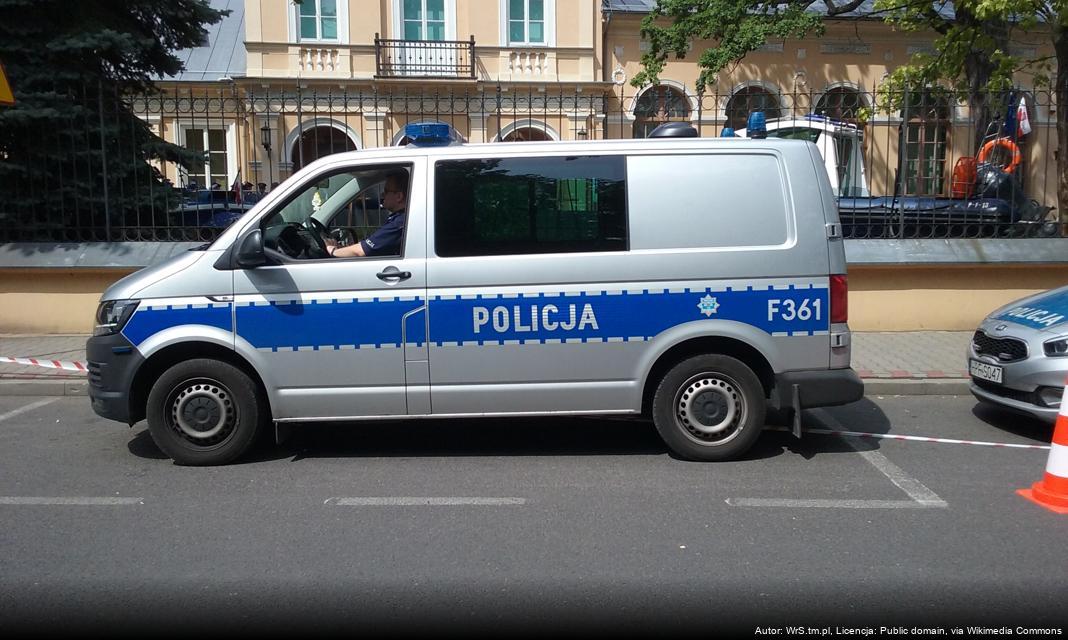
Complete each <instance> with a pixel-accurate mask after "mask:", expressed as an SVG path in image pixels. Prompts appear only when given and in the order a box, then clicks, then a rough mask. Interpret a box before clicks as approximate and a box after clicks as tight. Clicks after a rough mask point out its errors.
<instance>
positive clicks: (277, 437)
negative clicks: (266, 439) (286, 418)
mask: <svg viewBox="0 0 1068 640" xmlns="http://www.w3.org/2000/svg"><path fill="white" fill-rule="evenodd" d="M291 435H293V427H291V426H289V425H288V424H286V423H284V422H276V423H274V444H275V446H279V445H281V444H283V443H285V441H286V440H289V436H291Z"/></svg>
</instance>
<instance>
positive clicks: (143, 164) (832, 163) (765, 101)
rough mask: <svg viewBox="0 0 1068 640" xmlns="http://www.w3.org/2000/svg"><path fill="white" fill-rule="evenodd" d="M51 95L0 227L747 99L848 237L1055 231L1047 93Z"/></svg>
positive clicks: (190, 203)
mask: <svg viewBox="0 0 1068 640" xmlns="http://www.w3.org/2000/svg"><path fill="white" fill-rule="evenodd" d="M384 42H385V41H380V44H383V45H384ZM391 55H392V54H391ZM52 101H53V102H52V103H50V104H40V105H20V108H23V109H27V111H26V117H25V118H24V120H23V121H22V122H23V124H22V126H20V127H18V128H17V129H15V130H5V131H0V193H2V195H0V242H15V241H69V242H85V241H129V240H150V241H189V240H211V239H213V238H215V237H217V236H218V234H219V233H221V231H222V230H223V229H225V228H226V226H228V225H229V224H230V223H231V222H233V221H234V220H235V219H237V218H238V217H240V215H241V214H242V213H243V212H244V211H247V210H248V209H249V208H251V207H252V206H254V204H255V203H256V202H257V201H258V200H259V199H260V198H261V197H262V196H263V194H264V193H266V192H268V191H270V190H271V188H273V186H274V185H275V184H276V183H278V182H280V181H281V180H283V179H285V178H286V177H288V176H289V175H291V174H292V173H293V172H295V171H297V170H298V169H300V168H301V167H302V166H305V165H306V164H308V163H309V162H311V161H312V160H315V159H317V158H320V157H322V156H325V155H328V154H331V153H337V152H341V151H348V150H356V149H364V148H370V147H381V146H390V145H398V144H406V143H407V139H406V138H405V137H404V126H405V125H406V124H408V123H415V122H443V123H446V124H449V125H450V126H452V127H453V128H455V129H456V130H457V132H458V133H459V134H460V135H461V136H463V137H464V138H465V139H466V140H467V141H469V142H499V141H504V142H510V141H530V140H579V141H581V140H598V139H612V138H631V137H645V136H647V135H649V134H650V133H651V132H652V131H653V130H654V129H655V128H656V127H657V126H660V125H662V124H664V123H667V122H685V123H689V124H690V125H692V126H693V127H695V128H696V129H698V131H699V132H700V134H701V135H703V136H720V135H729V134H730V133H731V132H732V131H733V132H741V131H742V130H745V129H746V128H747V126H748V125H749V117H750V114H751V113H753V112H758V111H759V112H761V113H763V114H764V116H765V118H766V120H767V130H768V132H767V135H769V136H772V137H775V136H778V137H791V138H801V139H808V140H812V141H814V142H816V144H817V146H818V147H819V148H820V150H821V155H822V157H823V159H824V162H825V165H826V170H827V173H828V176H829V178H830V179H831V181H832V183H833V184H834V185H835V188H836V190H837V192H838V195H839V212H840V217H841V221H842V225H843V231H844V233H845V235H846V237H847V238H985V237H1008V238H1024V237H1036V236H1060V235H1061V234H1062V225H1061V224H1060V220H1059V218H1058V216H1057V213H1058V212H1057V209H1056V207H1057V204H1058V203H1057V167H1056V161H1055V156H1054V152H1055V150H1056V145H1057V136H1056V127H1055V122H1054V118H1055V115H1054V114H1055V109H1053V104H1052V99H1051V95H1050V93H1048V92H1039V91H1013V92H1002V93H998V94H983V95H977V96H967V95H962V94H955V93H952V92H948V91H934V90H932V91H924V92H900V93H887V92H880V91H879V90H876V89H873V90H863V89H859V88H857V87H853V86H850V85H845V84H842V85H833V86H832V87H831V88H829V89H823V90H820V91H802V90H797V91H793V92H789V93H786V92H782V91H780V90H778V89H776V88H775V87H773V86H771V85H769V84H766V83H751V84H749V85H745V86H742V87H741V88H737V87H736V88H734V89H733V90H731V91H729V92H723V93H722V94H721V93H717V92H708V93H703V94H694V93H693V92H689V91H687V90H686V89H685V88H683V87H681V86H680V87H676V86H674V85H672V84H662V85H660V86H657V87H653V88H650V89H647V90H645V91H635V90H634V89H632V88H630V87H626V86H615V87H610V88H604V87H603V86H599V87H595V88H591V89H586V90H583V91H576V89H575V86H574V85H568V86H567V87H564V86H562V85H545V86H534V85H523V86H522V87H521V88H520V87H516V86H512V87H509V86H506V85H489V86H486V85H474V86H470V87H462V88H453V89H449V88H447V87H444V88H440V89H431V88H428V87H426V86H422V85H417V84H415V83H413V85H412V87H411V88H408V89H403V88H400V89H397V88H394V89H383V88H381V87H379V88H375V87H372V86H363V87H354V88H351V89H346V88H342V87H339V86H338V85H333V86H330V87H327V86H322V87H313V88H310V89H309V88H298V87H291V88H287V89H280V88H271V89H267V88H264V87H262V86H261V85H259V84H255V85H253V84H249V85H247V86H244V85H238V84H233V83H227V84H220V85H218V86H217V87H216V88H213V89H210V90H205V89H203V88H186V87H182V88H178V89H174V88H170V89H167V90H164V91H160V92H158V93H155V94H153V95H145V96H132V97H131V96H118V95H114V94H108V93H107V92H106V91H101V90H99V88H98V87H96V88H94V87H79V88H77V89H71V88H68V89H62V90H61V89H58V88H57V90H56V91H55V92H54V95H53V96H52ZM746 133H747V134H748V135H753V132H752V131H746ZM160 139H162V140H163V141H166V142H165V143H164V142H160ZM716 197H717V194H709V199H710V201H714V200H715V198H716Z"/></svg>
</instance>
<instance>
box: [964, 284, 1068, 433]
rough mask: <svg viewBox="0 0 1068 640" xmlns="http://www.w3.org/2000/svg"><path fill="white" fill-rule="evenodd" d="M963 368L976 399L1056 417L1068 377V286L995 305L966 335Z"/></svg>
mask: <svg viewBox="0 0 1068 640" xmlns="http://www.w3.org/2000/svg"><path fill="white" fill-rule="evenodd" d="M968 372H969V374H970V376H971V379H972V383H971V392H972V395H974V396H975V397H976V398H978V399H979V400H980V401H982V402H988V403H991V404H996V405H998V406H1001V407H1005V408H1008V409H1014V410H1016V411H1022V412H1024V413H1027V414H1030V415H1032V416H1035V417H1037V418H1040V419H1042V420H1046V421H1048V422H1051V423H1052V422H1054V421H1056V419H1057V414H1058V413H1059V411H1060V404H1061V396H1062V395H1063V393H1064V385H1065V378H1066V377H1068V287H1061V288H1059V289H1052V290H1050V291H1045V292H1043V293H1039V294H1036V295H1033V296H1029V297H1027V298H1022V299H1020V300H1016V301H1014V302H1011V303H1009V304H1007V305H1005V306H1003V307H1001V308H999V309H995V310H994V311H993V312H992V313H991V314H990V315H988V316H987V317H986V318H985V319H984V320H983V321H982V323H980V324H979V328H978V329H977V330H976V332H975V335H973V336H972V342H971V344H970V345H969V346H968Z"/></svg>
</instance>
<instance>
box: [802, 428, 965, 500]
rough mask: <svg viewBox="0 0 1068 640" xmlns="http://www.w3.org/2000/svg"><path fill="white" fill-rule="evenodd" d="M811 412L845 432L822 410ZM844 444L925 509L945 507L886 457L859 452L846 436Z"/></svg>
mask: <svg viewBox="0 0 1068 640" xmlns="http://www.w3.org/2000/svg"><path fill="white" fill-rule="evenodd" d="M813 412H815V413H818V414H819V415H820V418H821V420H822V421H823V422H824V423H825V424H830V426H831V427H832V428H833V429H835V430H836V431H845V428H844V427H842V425H841V423H839V422H838V421H837V420H835V419H834V417H833V416H831V414H829V413H827V412H826V411H824V410H823V409H813ZM845 442H846V444H848V445H849V446H850V447H851V448H852V449H853V450H854V451H856V452H857V453H859V454H860V455H861V456H863V457H864V459H865V460H867V461H868V462H870V463H871V464H872V466H873V467H875V468H876V469H878V470H879V472H880V473H882V474H883V475H884V476H886V477H887V478H889V479H890V482H893V483H894V484H895V485H897V487H898V488H899V489H901V490H902V491H904V492H905V493H906V494H908V497H910V498H912V499H913V500H914V501H916V502H918V503H919V504H921V505H923V506H925V507H947V506H949V505H948V504H946V501H945V500H943V499H942V498H940V497H938V494H936V493H935V492H934V491H931V490H930V489H928V488H927V487H926V486H924V485H923V483H922V482H920V481H919V480H917V479H915V478H913V477H912V476H910V475H909V474H907V473H905V472H904V471H903V470H902V469H901V468H900V467H898V466H897V465H896V464H894V463H893V462H890V461H889V460H887V458H886V456H884V455H883V454H881V453H879V452H878V451H861V450H860V449H859V448H857V446H856V445H855V444H854V443H853V437H852V436H847V437H846V438H845Z"/></svg>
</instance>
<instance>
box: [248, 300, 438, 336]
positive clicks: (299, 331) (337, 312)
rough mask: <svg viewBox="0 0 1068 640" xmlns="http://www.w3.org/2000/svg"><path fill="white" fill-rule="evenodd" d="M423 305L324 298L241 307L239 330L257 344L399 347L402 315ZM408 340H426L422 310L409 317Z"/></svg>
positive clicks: (417, 303) (400, 301)
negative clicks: (313, 301)
mask: <svg viewBox="0 0 1068 640" xmlns="http://www.w3.org/2000/svg"><path fill="white" fill-rule="evenodd" d="M421 306H423V300H422V299H421V298H409V299H407V300H400V299H390V298H375V300H374V301H373V302H361V301H359V300H353V301H349V302H332V301H328V300H321V301H320V302H319V303H318V304H305V303H302V302H301V301H299V300H293V301H289V302H280V303H278V304H277V305H274V306H269V307H261V306H255V307H253V306H239V307H237V331H238V334H239V335H240V336H241V337H242V338H244V339H245V340H247V341H248V342H249V343H250V344H251V345H252V346H253V347H256V348H257V349H263V348H271V349H275V348H286V347H291V348H295V347H333V346H337V345H356V346H359V345H374V346H375V347H382V346H383V345H385V346H399V345H400V344H401V340H402V337H401V318H402V317H403V316H404V314H406V313H408V312H409V311H411V310H413V309H418V308H419V307H421ZM404 340H406V341H407V342H408V343H410V344H411V343H414V344H420V345H421V344H423V343H425V342H426V321H425V318H424V316H423V315H422V314H415V315H414V316H413V317H412V318H409V320H408V322H407V332H406V335H405V336H404Z"/></svg>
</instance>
